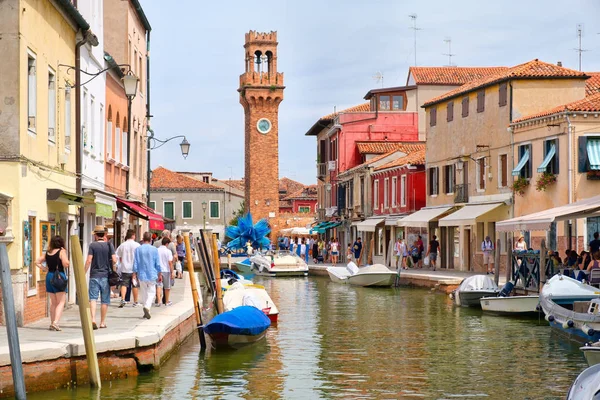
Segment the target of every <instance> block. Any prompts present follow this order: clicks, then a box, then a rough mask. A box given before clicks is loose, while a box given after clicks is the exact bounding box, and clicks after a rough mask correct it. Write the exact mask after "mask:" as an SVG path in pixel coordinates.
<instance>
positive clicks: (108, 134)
mask: <svg viewBox="0 0 600 400" xmlns="http://www.w3.org/2000/svg"><path fill="white" fill-rule="evenodd" d="M112 131H113V129H112V121H111V120H110V118H109V120H108V121H106V157H108V158H111V157H113V158H114V154H113V140H112V139H113V132H112Z"/></svg>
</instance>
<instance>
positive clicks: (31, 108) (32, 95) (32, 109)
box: [27, 53, 37, 133]
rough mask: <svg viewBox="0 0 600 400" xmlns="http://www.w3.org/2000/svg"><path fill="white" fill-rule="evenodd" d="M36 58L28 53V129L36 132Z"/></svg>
mask: <svg viewBox="0 0 600 400" xmlns="http://www.w3.org/2000/svg"><path fill="white" fill-rule="evenodd" d="M36 74H37V72H36V60H35V56H34V55H33V54H32V53H29V54H28V55H27V129H29V130H30V131H32V132H33V133H35V127H36V122H37V121H36V116H37V80H36Z"/></svg>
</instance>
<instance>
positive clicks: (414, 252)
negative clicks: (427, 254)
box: [410, 246, 419, 257]
mask: <svg viewBox="0 0 600 400" xmlns="http://www.w3.org/2000/svg"><path fill="white" fill-rule="evenodd" d="M410 255H411V256H413V257H417V256H418V255H419V249H418V248H417V247H416V246H415V247H413V248H412V249H410Z"/></svg>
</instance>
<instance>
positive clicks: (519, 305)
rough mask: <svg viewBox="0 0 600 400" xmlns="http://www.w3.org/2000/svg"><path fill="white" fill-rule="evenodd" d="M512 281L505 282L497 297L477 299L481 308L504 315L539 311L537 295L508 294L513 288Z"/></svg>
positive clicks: (530, 313) (529, 313)
mask: <svg viewBox="0 0 600 400" xmlns="http://www.w3.org/2000/svg"><path fill="white" fill-rule="evenodd" d="M514 287H515V285H514V283H513V282H507V283H506V284H505V285H504V287H503V288H502V290H501V291H500V293H499V294H498V296H497V297H482V298H481V299H479V303H480V304H481V309H482V310H483V311H486V312H492V313H496V314H505V315H534V314H535V315H537V314H539V312H540V311H541V308H540V307H539V302H540V296H539V295H537V294H536V295H527V296H510V292H512V290H513V289H514Z"/></svg>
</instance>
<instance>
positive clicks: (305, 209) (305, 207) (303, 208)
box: [298, 206, 310, 214]
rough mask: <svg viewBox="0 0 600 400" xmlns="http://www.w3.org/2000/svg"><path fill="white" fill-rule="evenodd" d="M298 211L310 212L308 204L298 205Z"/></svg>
mask: <svg viewBox="0 0 600 400" xmlns="http://www.w3.org/2000/svg"><path fill="white" fill-rule="evenodd" d="M298 212H300V213H305V214H308V213H309V212H310V206H300V207H298Z"/></svg>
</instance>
